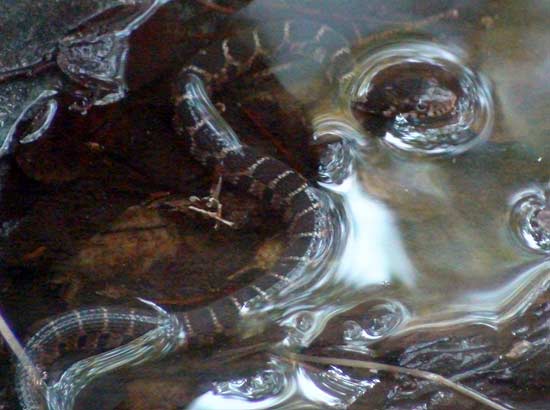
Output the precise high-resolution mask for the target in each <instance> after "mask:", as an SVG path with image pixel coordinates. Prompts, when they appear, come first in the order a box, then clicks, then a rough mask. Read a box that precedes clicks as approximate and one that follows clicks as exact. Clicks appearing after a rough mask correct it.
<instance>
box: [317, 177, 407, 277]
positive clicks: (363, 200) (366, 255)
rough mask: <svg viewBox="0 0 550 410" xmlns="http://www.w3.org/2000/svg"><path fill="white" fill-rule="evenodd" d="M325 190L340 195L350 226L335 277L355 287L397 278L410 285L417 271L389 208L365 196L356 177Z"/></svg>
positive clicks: (365, 193)
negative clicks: (330, 190)
mask: <svg viewBox="0 0 550 410" xmlns="http://www.w3.org/2000/svg"><path fill="white" fill-rule="evenodd" d="M327 188H330V189H332V190H333V191H334V192H337V193H338V194H340V195H341V197H342V200H343V203H344V207H345V209H346V215H347V218H348V221H349V226H350V228H349V235H348V238H347V243H346V246H345V250H344V252H343V256H342V258H341V261H340V264H339V266H338V269H337V274H336V275H337V278H338V279H341V280H342V281H344V282H345V283H347V284H349V285H352V286H354V287H366V286H371V285H382V284H387V283H389V282H392V281H393V280H396V279H397V280H398V281H400V282H403V283H404V284H406V285H407V286H409V287H410V286H413V285H414V283H415V278H416V271H415V269H414V267H413V265H412V262H411V261H410V259H409V257H408V256H407V252H406V250H405V248H404V246H403V242H402V240H401V236H400V232H399V228H398V226H397V223H396V219H395V217H394V216H393V214H392V212H391V211H390V210H389V208H388V207H387V206H386V205H384V204H383V203H382V202H380V201H377V200H375V199H374V198H372V197H371V196H370V195H368V194H367V192H366V191H365V190H364V189H363V187H362V185H361V183H360V182H359V180H358V178H357V176H356V175H352V176H350V177H349V178H348V179H347V180H345V181H344V182H343V183H342V184H341V185H339V186H332V187H328V186H327Z"/></svg>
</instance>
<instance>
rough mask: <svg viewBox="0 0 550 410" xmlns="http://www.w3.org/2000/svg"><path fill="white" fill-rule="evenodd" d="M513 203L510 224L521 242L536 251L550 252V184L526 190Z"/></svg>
mask: <svg viewBox="0 0 550 410" xmlns="http://www.w3.org/2000/svg"><path fill="white" fill-rule="evenodd" d="M512 203H513V205H512V211H511V215H510V226H511V229H512V231H513V232H514V234H515V235H516V236H517V238H518V239H519V242H520V243H521V244H522V245H523V246H525V247H527V248H528V249H531V250H533V251H535V252H541V253H550V214H549V213H550V185H547V186H546V187H543V186H540V185H539V186H534V187H532V188H531V189H527V190H524V191H522V192H520V193H518V194H517V195H515V196H514V198H513V199H512Z"/></svg>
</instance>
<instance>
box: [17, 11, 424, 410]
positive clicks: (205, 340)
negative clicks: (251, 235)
mask: <svg viewBox="0 0 550 410" xmlns="http://www.w3.org/2000/svg"><path fill="white" fill-rule="evenodd" d="M281 56H285V58H286V57H287V56H289V57H291V58H300V59H308V60H311V61H312V62H314V63H315V64H317V65H318V66H319V67H320V68H321V72H323V73H324V77H325V79H326V81H327V82H329V83H338V82H339V81H341V79H342V78H343V75H344V74H345V73H346V72H347V71H348V70H349V69H350V68H351V67H352V65H353V57H352V53H351V49H350V46H349V43H348V41H347V40H346V39H345V38H344V37H342V36H341V35H340V34H338V33H337V32H336V31H334V30H333V29H331V28H330V27H328V26H326V25H322V24H318V23H311V22H301V21H300V22H296V21H284V22H280V23H276V24H269V25H266V26H263V27H262V28H261V29H253V30H249V31H244V32H241V33H238V34H237V35H236V36H233V37H231V38H227V39H224V40H222V41H219V42H216V43H215V44H214V45H213V46H212V47H211V48H209V49H207V50H205V51H204V52H200V53H198V54H197V55H196V56H195V57H194V58H193V59H192V61H191V62H190V63H189V64H188V65H187V66H186V67H184V68H183V69H182V71H181V72H180V74H179V76H178V79H177V82H176V86H175V88H174V102H175V113H176V114H175V121H174V124H175V128H176V131H177V133H178V134H179V135H180V136H181V137H182V138H187V139H188V142H189V145H190V151H191V153H192V155H193V156H194V157H195V158H196V159H197V160H198V161H200V162H201V163H203V164H204V165H205V166H207V167H210V168H212V169H215V170H216V172H217V175H219V176H220V177H221V178H223V180H224V181H227V182H229V183H231V184H232V185H234V186H235V187H236V188H238V189H240V190H243V191H245V192H248V193H249V194H251V195H253V196H255V197H256V198H258V199H259V200H261V201H264V202H265V203H266V204H267V205H268V206H269V207H270V208H272V209H273V210H275V211H277V212H279V213H280V214H281V215H282V219H283V221H284V223H285V224H286V226H287V229H286V234H287V244H288V245H287V247H286V249H285V250H284V252H283V253H282V256H281V257H280V258H279V260H278V261H277V262H276V263H275V265H274V267H273V268H272V269H271V270H270V271H269V272H267V274H265V275H264V276H262V277H260V278H259V279H257V280H256V281H255V282H253V283H252V284H250V285H248V286H246V287H244V288H242V289H240V290H238V291H236V292H235V293H233V294H231V295H229V296H227V297H224V298H222V299H219V300H217V301H215V302H214V303H211V304H209V305H207V306H204V307H200V308H197V309H194V310H190V311H184V312H175V313H173V316H174V317H175V318H176V319H177V321H178V322H179V323H181V325H182V336H181V338H180V347H181V348H190V347H198V346H204V345H206V344H210V343H214V342H215V340H216V339H217V338H218V337H220V336H228V335H234V334H235V333H236V332H237V330H238V326H237V325H238V324H239V322H240V321H241V319H242V314H243V307H244V306H246V305H247V304H249V303H251V302H256V301H260V302H261V301H262V300H266V301H267V300H269V298H270V297H271V296H272V295H274V294H275V293H276V292H277V291H278V290H279V289H281V288H284V287H286V286H288V284H289V283H290V282H292V280H293V278H294V277H295V276H296V275H300V274H301V273H302V272H303V269H304V266H305V265H307V264H308V262H309V261H311V259H312V258H319V257H322V256H323V253H324V252H325V249H324V247H325V244H326V243H327V242H330V241H328V240H327V239H329V238H330V237H331V235H332V234H333V232H332V228H331V225H330V221H329V217H328V215H327V210H326V207H324V206H322V201H321V199H320V195H319V192H318V191H317V189H316V188H315V187H314V186H312V185H311V184H310V183H309V182H308V181H307V180H306V179H305V178H304V177H302V176H301V175H300V174H298V173H297V172H295V171H294V170H292V169H291V168H289V167H288V166H287V165H286V164H284V163H282V162H280V161H278V160H276V159H274V158H272V157H270V156H264V155H261V154H259V153H257V152H256V151H255V150H254V149H253V148H251V147H248V146H246V145H244V144H242V143H241V142H240V141H239V138H238V137H237V136H236V135H235V134H234V133H233V131H232V130H231V128H230V127H229V126H228V125H227V124H226V123H225V122H224V121H223V119H222V118H221V117H220V115H219V113H218V112H217V110H216V109H215V108H214V106H213V105H212V103H211V101H210V98H211V96H212V95H213V93H214V92H215V91H218V90H220V89H222V88H223V87H224V85H225V84H227V83H228V82H230V81H232V80H234V79H237V77H239V76H241V75H243V74H246V73H249V72H251V71H254V70H255V69H256V67H257V66H258V63H259V62H260V61H261V62H263V63H266V62H267V63H270V62H274V61H278V59H279V58H280V57H281ZM430 87H431V88H430V90H431V92H432V91H433V85H430ZM424 90H425V88H424ZM384 91H386V93H387V92H388V89H387V88H386V89H385V90H382V93H384ZM390 94H391V93H388V95H390ZM391 96H394V94H391ZM377 98H378V97H377ZM367 101H368V104H371V101H369V100H368V98H367V99H365V100H364V101H359V102H358V104H362V103H363V104H367ZM409 105H410V104H409ZM392 107H393V108H392V109H393V112H392V113H391V115H395V112H396V111H399V107H397V108H396V107H395V104H393V105H392ZM421 108H422V109H423V110H424V108H425V107H421ZM405 109H407V110H409V111H410V107H409V106H408V105H407V107H406V108H405ZM366 111H369V112H370V113H371V112H372V111H373V109H372V108H371V107H370V108H368V110H366ZM382 111H384V113H383V115H386V116H387V115H388V113H387V109H385V110H382ZM160 323H161V319H160V318H159V317H158V316H157V315H156V314H154V313H152V312H149V311H146V310H137V309H128V308H112V307H98V308H92V309H82V310H74V311H72V312H69V313H66V314H64V315H61V316H59V317H56V318H53V319H52V320H50V321H49V322H48V323H47V324H46V325H45V326H43V327H42V328H41V329H40V330H39V331H38V332H37V333H36V334H35V335H34V336H33V337H32V338H31V339H30V340H29V342H28V344H27V346H26V351H27V352H28V354H29V356H30V357H31V359H32V360H33V361H34V362H35V363H37V364H38V366H39V367H40V368H46V367H47V366H48V365H49V364H51V363H53V362H54V361H55V360H57V359H58V358H59V357H60V356H62V355H63V354H64V353H65V352H66V351H68V350H79V349H88V348H89V347H90V346H92V347H93V348H94V350H95V349H96V348H100V349H107V348H109V347H115V346H117V345H119V344H121V343H124V341H127V340H128V339H129V338H133V337H136V336H138V335H140V334H143V333H144V332H146V331H148V330H150V329H152V328H154V327H156V326H158V325H159V324H160ZM30 383H31V381H30V380H29V376H28V375H27V372H26V371H25V370H24V369H22V368H21V366H20V369H19V372H18V385H19V393H20V398H21V400H22V402H23V405H24V406H26V407H29V408H32V406H33V402H32V399H31V398H30V396H31V395H32V394H31V387H30V386H29V384H30Z"/></svg>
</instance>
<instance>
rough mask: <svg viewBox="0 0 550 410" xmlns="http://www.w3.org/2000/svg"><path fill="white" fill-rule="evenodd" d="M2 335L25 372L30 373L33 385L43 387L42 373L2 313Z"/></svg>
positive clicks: (0, 316) (0, 332)
mask: <svg viewBox="0 0 550 410" xmlns="http://www.w3.org/2000/svg"><path fill="white" fill-rule="evenodd" d="M0 334H1V335H2V337H3V338H4V340H5V341H6V344H7V345H8V347H9V348H10V349H11V351H12V352H13V354H14V355H15V356H16V357H17V360H19V363H20V364H21V366H23V367H24V368H25V370H26V371H27V372H28V373H29V379H30V380H31V381H32V383H33V384H34V385H37V386H40V385H42V383H43V378H42V376H41V374H40V371H39V370H38V368H37V367H36V366H35V365H34V363H33V362H32V360H31V358H30V357H29V355H28V354H27V353H26V352H25V349H23V346H21V343H19V341H18V340H17V338H16V337H15V335H14V334H13V332H12V330H11V329H10V327H9V325H8V324H7V323H6V321H5V320H4V316H3V315H2V313H0Z"/></svg>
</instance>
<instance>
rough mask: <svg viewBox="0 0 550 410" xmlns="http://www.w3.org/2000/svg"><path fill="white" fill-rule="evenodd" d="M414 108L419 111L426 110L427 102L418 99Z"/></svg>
mask: <svg viewBox="0 0 550 410" xmlns="http://www.w3.org/2000/svg"><path fill="white" fill-rule="evenodd" d="M416 110H417V111H419V112H426V111H427V110H428V104H426V103H425V102H422V101H420V102H419V103H417V104H416Z"/></svg>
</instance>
